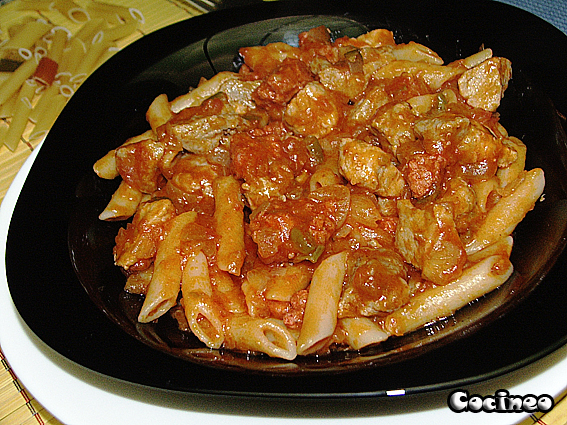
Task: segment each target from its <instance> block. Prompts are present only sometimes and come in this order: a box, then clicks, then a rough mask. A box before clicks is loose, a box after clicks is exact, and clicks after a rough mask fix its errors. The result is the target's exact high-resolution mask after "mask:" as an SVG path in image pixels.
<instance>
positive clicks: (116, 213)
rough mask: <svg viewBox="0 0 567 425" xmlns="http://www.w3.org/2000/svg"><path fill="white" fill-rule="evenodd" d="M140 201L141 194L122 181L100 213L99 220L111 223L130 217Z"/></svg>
mask: <svg viewBox="0 0 567 425" xmlns="http://www.w3.org/2000/svg"><path fill="white" fill-rule="evenodd" d="M141 200H142V192H140V191H139V190H138V189H134V188H133V187H132V186H129V185H128V183H126V182H124V181H122V182H120V185H119V186H118V189H116V191H115V192H114V194H113V195H112V198H110V201H109V202H108V205H107V206H106V208H105V209H104V211H103V212H101V213H100V215H99V219H101V220H107V221H111V220H125V219H127V218H129V217H132V216H133V215H134V213H135V212H136V209H137V208H138V205H140V201H141Z"/></svg>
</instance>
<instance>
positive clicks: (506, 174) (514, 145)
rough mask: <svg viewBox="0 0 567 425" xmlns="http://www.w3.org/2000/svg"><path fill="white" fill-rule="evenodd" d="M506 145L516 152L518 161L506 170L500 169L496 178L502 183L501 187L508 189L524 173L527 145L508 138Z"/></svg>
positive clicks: (505, 140) (518, 140)
mask: <svg viewBox="0 0 567 425" xmlns="http://www.w3.org/2000/svg"><path fill="white" fill-rule="evenodd" d="M503 143H504V145H506V146H509V147H510V148H511V149H513V150H514V151H515V152H516V155H517V158H516V160H515V161H514V162H513V163H512V164H510V165H509V166H508V167H506V168H499V169H498V171H497V172H496V176H497V177H498V180H499V181H500V187H506V186H508V185H509V184H510V183H513V182H514V181H515V180H516V179H517V178H518V177H519V176H520V175H521V174H522V173H523V171H524V169H525V167H526V151H527V148H526V145H524V143H523V142H522V141H521V140H520V139H518V138H516V137H508V138H507V139H504V140H503Z"/></svg>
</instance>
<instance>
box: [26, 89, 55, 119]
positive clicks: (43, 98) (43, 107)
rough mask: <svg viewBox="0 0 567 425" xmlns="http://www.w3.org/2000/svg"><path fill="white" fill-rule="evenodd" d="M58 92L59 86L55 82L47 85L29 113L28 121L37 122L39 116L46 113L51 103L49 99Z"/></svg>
mask: <svg viewBox="0 0 567 425" xmlns="http://www.w3.org/2000/svg"><path fill="white" fill-rule="evenodd" d="M58 93H59V87H58V86H57V85H56V84H52V85H51V86H49V87H47V89H45V90H43V91H42V93H41V95H40V98H39V100H38V101H37V103H36V104H35V106H34V108H33V110H32V112H31V114H30V121H32V122H34V123H37V122H38V120H40V119H41V117H42V116H43V115H44V114H46V113H48V110H49V108H50V105H51V101H52V100H53V97H55V95H56V94H58Z"/></svg>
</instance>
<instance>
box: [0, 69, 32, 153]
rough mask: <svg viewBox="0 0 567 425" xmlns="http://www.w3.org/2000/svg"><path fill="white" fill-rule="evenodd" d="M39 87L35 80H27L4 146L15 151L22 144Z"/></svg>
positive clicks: (18, 100) (19, 97)
mask: <svg viewBox="0 0 567 425" xmlns="http://www.w3.org/2000/svg"><path fill="white" fill-rule="evenodd" d="M36 87H37V85H36V84H35V82H34V81H33V80H26V81H25V82H24V84H23V85H22V89H21V90H20V93H19V95H18V97H17V100H16V104H15V107H14V112H13V116H12V121H11V122H10V128H9V129H8V133H7V134H6V136H5V137H4V145H6V147H7V148H8V149H10V150H11V151H14V150H15V149H16V147H17V146H18V143H19V142H20V139H21V137H22V134H23V132H24V129H25V128H26V125H27V123H28V118H29V116H30V113H31V110H32V103H31V101H32V99H33V96H34V94H35V89H36Z"/></svg>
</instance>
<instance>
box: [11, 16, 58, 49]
mask: <svg viewBox="0 0 567 425" xmlns="http://www.w3.org/2000/svg"><path fill="white" fill-rule="evenodd" d="M51 28H52V25H50V24H48V23H46V22H44V21H40V20H37V21H32V22H28V23H27V24H25V25H24V26H23V27H22V28H21V29H20V30H19V31H18V32H17V34H15V35H14V36H12V37H11V38H10V40H9V41H8V42H7V43H6V44H4V45H3V46H2V50H3V51H8V50H11V49H16V50H17V49H28V50H29V49H31V48H32V47H33V45H34V44H35V43H36V41H38V40H39V39H40V38H41V37H43V36H44V35H45V34H46V33H47V32H48V31H49V30H50V29H51Z"/></svg>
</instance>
